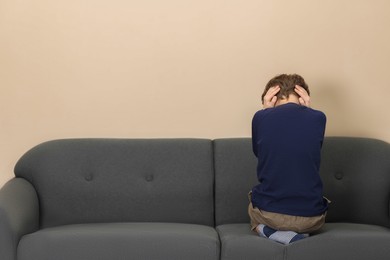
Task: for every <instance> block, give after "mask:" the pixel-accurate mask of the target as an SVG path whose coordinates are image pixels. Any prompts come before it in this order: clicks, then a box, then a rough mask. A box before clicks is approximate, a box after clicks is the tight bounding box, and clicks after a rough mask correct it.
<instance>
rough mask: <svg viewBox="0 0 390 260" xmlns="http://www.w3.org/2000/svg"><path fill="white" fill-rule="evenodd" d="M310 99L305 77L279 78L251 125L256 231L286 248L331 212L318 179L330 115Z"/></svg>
mask: <svg viewBox="0 0 390 260" xmlns="http://www.w3.org/2000/svg"><path fill="white" fill-rule="evenodd" d="M309 95H310V92H309V88H308V86H307V84H306V82H305V81H304V79H303V78H302V77H301V76H299V75H296V74H293V75H287V74H282V75H279V76H276V77H274V78H273V79H271V80H270V81H269V82H268V84H267V85H266V87H265V89H264V93H263V95H262V102H263V109H262V110H260V111H258V112H256V114H255V115H254V117H253V121H252V144H253V152H254V153H255V155H256V157H257V158H258V165H257V177H258V180H259V182H260V183H259V184H258V185H256V186H255V187H254V188H253V189H252V191H251V193H250V205H249V208H248V213H249V216H250V218H251V226H252V230H256V231H257V232H258V233H259V235H262V236H266V237H269V238H271V239H273V240H275V241H277V242H280V243H283V244H288V243H291V242H294V241H296V240H299V239H302V238H304V237H307V236H308V233H310V232H313V231H315V230H318V229H319V228H321V226H322V225H323V224H324V222H325V215H326V211H327V201H326V199H324V198H323V191H322V181H321V179H320V176H319V167H320V159H321V147H322V142H323V139H324V133H325V124H326V116H325V114H324V113H322V112H321V111H318V110H314V109H311V108H310V96H309Z"/></svg>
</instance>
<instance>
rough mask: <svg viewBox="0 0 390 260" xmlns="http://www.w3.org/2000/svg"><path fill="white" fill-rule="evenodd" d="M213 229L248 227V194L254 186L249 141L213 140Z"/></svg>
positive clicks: (252, 160)
mask: <svg viewBox="0 0 390 260" xmlns="http://www.w3.org/2000/svg"><path fill="white" fill-rule="evenodd" d="M214 164H215V165H214V169H215V219H216V225H222V224H229V223H249V217H248V212H247V209H248V204H249V203H248V192H249V191H250V190H251V189H252V187H253V186H254V185H255V184H256V183H257V177H256V165H257V160H256V157H255V156H254V154H253V152H252V143H251V139H250V138H227V139H216V140H214Z"/></svg>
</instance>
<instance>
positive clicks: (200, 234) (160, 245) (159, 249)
mask: <svg viewBox="0 0 390 260" xmlns="http://www.w3.org/2000/svg"><path fill="white" fill-rule="evenodd" d="M219 249H220V243H219V239H218V234H217V232H216V231H215V229H213V228H212V227H208V226H203V225H193V224H174V223H107V224H80V225H67V226H59V227H53V228H46V229H42V230H40V231H38V232H35V233H32V234H29V235H26V236H24V237H23V238H22V239H21V241H20V244H19V246H18V260H52V259H56V260H62V259H63V260H69V259H72V260H77V259H80V260H89V259H91V260H92V259H93V260H96V259H99V260H103V259H107V260H115V259H118V260H119V259H121V260H123V259H178V260H182V259H219Z"/></svg>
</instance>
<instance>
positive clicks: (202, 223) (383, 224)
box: [0, 137, 390, 260]
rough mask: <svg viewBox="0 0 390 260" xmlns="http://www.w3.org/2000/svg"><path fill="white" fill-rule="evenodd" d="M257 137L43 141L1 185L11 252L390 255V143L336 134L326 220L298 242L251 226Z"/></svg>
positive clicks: (0, 210) (3, 241)
mask: <svg viewBox="0 0 390 260" xmlns="http://www.w3.org/2000/svg"><path fill="white" fill-rule="evenodd" d="M255 169H256V159H255V157H254V156H253V154H252V151H251V140H250V138H232V139H217V140H207V139H67V140H55V141H50V142H46V143H43V144H40V145H38V146H36V147H34V148H32V149H31V150H30V151H28V152H27V153H26V154H25V155H23V156H22V158H21V159H20V160H19V161H18V163H17V164H16V166H15V178H14V179H12V180H10V181H9V182H8V183H6V184H5V185H4V186H3V187H2V188H1V190H0V259H1V260H15V259H18V260H27V259H28V260H61V259H64V260H65V259H66V260H73V259H80V260H90V259H93V260H99V259H107V260H116V259H118V260H119V259H120V260H122V259H170V260H171V259H180V260H183V259H202V260H203V259H229V260H233V259H238V260H240V259H288V260H293V259H297V260H298V259H299V260H302V259H332V260H335V259H390V230H389V227H390V217H389V215H390V209H389V207H390V204H389V199H390V145H389V144H388V143H385V142H383V141H379V140H374V139H366V138H346V137H327V138H326V140H325V142H324V145H323V151H322V164H321V176H322V179H323V182H324V187H325V195H326V196H327V197H328V198H329V199H331V200H332V203H331V205H330V208H329V212H328V216H327V223H326V224H325V226H324V227H323V228H322V229H321V230H320V231H318V232H317V233H316V234H313V235H312V236H311V237H309V238H306V239H304V240H301V241H297V242H295V243H292V244H290V245H288V246H285V245H282V244H278V243H276V242H273V241H271V240H268V239H266V238H262V237H259V236H257V235H256V234H255V233H253V232H251V231H250V227H249V224H248V223H249V218H248V215H247V206H248V201H247V193H248V191H249V190H250V189H251V188H252V186H254V185H255V184H256V172H255Z"/></svg>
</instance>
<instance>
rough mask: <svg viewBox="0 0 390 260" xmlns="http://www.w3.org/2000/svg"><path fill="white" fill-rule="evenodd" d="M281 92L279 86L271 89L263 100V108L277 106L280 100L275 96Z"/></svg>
mask: <svg viewBox="0 0 390 260" xmlns="http://www.w3.org/2000/svg"><path fill="white" fill-rule="evenodd" d="M279 91H280V87H279V86H274V87H270V88H269V89H268V91H267V93H266V94H265V96H264V99H263V108H271V107H274V106H275V103H276V100H277V99H278V98H277V97H276V96H275V95H276V94H277V93H278V92H279Z"/></svg>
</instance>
